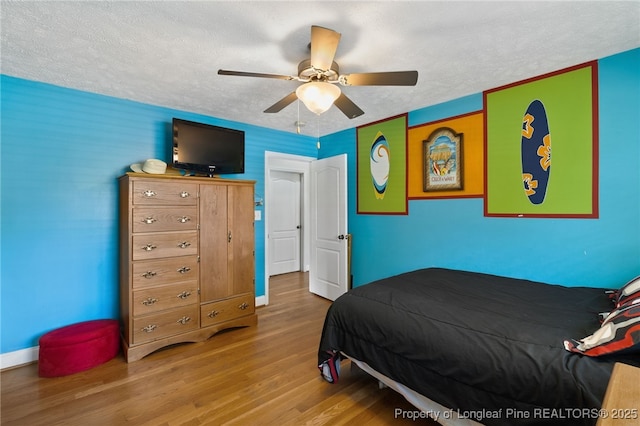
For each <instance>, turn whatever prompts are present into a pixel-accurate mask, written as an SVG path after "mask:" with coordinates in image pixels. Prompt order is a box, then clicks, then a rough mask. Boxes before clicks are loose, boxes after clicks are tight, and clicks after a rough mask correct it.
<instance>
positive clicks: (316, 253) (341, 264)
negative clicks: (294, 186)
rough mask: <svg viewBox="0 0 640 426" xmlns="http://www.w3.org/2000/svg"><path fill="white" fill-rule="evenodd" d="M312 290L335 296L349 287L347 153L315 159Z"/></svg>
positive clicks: (312, 211) (312, 210)
mask: <svg viewBox="0 0 640 426" xmlns="http://www.w3.org/2000/svg"><path fill="white" fill-rule="evenodd" d="M310 204H311V246H310V248H311V267H310V269H309V291H311V292H312V293H314V294H317V295H318V296H322V297H324V298H326V299H330V300H335V299H337V298H338V296H340V295H341V294H343V293H345V292H346V291H347V290H348V268H347V255H348V252H347V238H348V234H347V155H346V154H342V155H338V156H335V157H330V158H325V159H322V160H317V161H313V162H312V163H311V196H310Z"/></svg>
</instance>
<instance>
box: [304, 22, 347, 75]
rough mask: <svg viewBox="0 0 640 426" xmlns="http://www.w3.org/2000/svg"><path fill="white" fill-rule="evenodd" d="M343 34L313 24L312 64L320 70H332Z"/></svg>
mask: <svg viewBox="0 0 640 426" xmlns="http://www.w3.org/2000/svg"><path fill="white" fill-rule="evenodd" d="M340 36H341V34H340V33H338V32H335V31H333V30H330V29H328V28H324V27H319V26H317V25H313V26H311V66H312V67H314V68H316V69H319V70H323V71H326V70H330V69H331V64H332V63H333V58H334V56H336V50H338V43H339V42H340Z"/></svg>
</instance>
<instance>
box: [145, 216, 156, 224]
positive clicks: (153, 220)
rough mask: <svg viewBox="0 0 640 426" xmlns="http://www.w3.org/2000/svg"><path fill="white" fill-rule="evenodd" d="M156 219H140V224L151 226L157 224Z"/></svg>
mask: <svg viewBox="0 0 640 426" xmlns="http://www.w3.org/2000/svg"><path fill="white" fill-rule="evenodd" d="M157 221H158V219H156V218H153V217H151V216H149V217H146V218H144V219H142V223H146V224H147V225H151V224H152V223H153V222H157Z"/></svg>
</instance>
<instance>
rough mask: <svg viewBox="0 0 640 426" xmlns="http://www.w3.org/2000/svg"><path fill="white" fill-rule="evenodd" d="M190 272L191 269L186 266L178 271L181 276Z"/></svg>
mask: <svg viewBox="0 0 640 426" xmlns="http://www.w3.org/2000/svg"><path fill="white" fill-rule="evenodd" d="M190 270H191V268H189V267H188V266H183V267H182V268H180V269H178V272H179V273H181V274H186V273H187V272H189V271H190Z"/></svg>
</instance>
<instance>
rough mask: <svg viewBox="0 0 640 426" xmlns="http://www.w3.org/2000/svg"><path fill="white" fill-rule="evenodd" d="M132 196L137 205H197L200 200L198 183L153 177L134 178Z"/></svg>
mask: <svg viewBox="0 0 640 426" xmlns="http://www.w3.org/2000/svg"><path fill="white" fill-rule="evenodd" d="M132 198H133V204H135V205H147V206H167V205H169V206H171V205H175V206H195V205H196V204H197V202H198V185H197V184H195V183H188V182H175V181H174V182H161V181H158V180H151V179H149V180H147V179H140V180H134V181H133V194H132Z"/></svg>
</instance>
